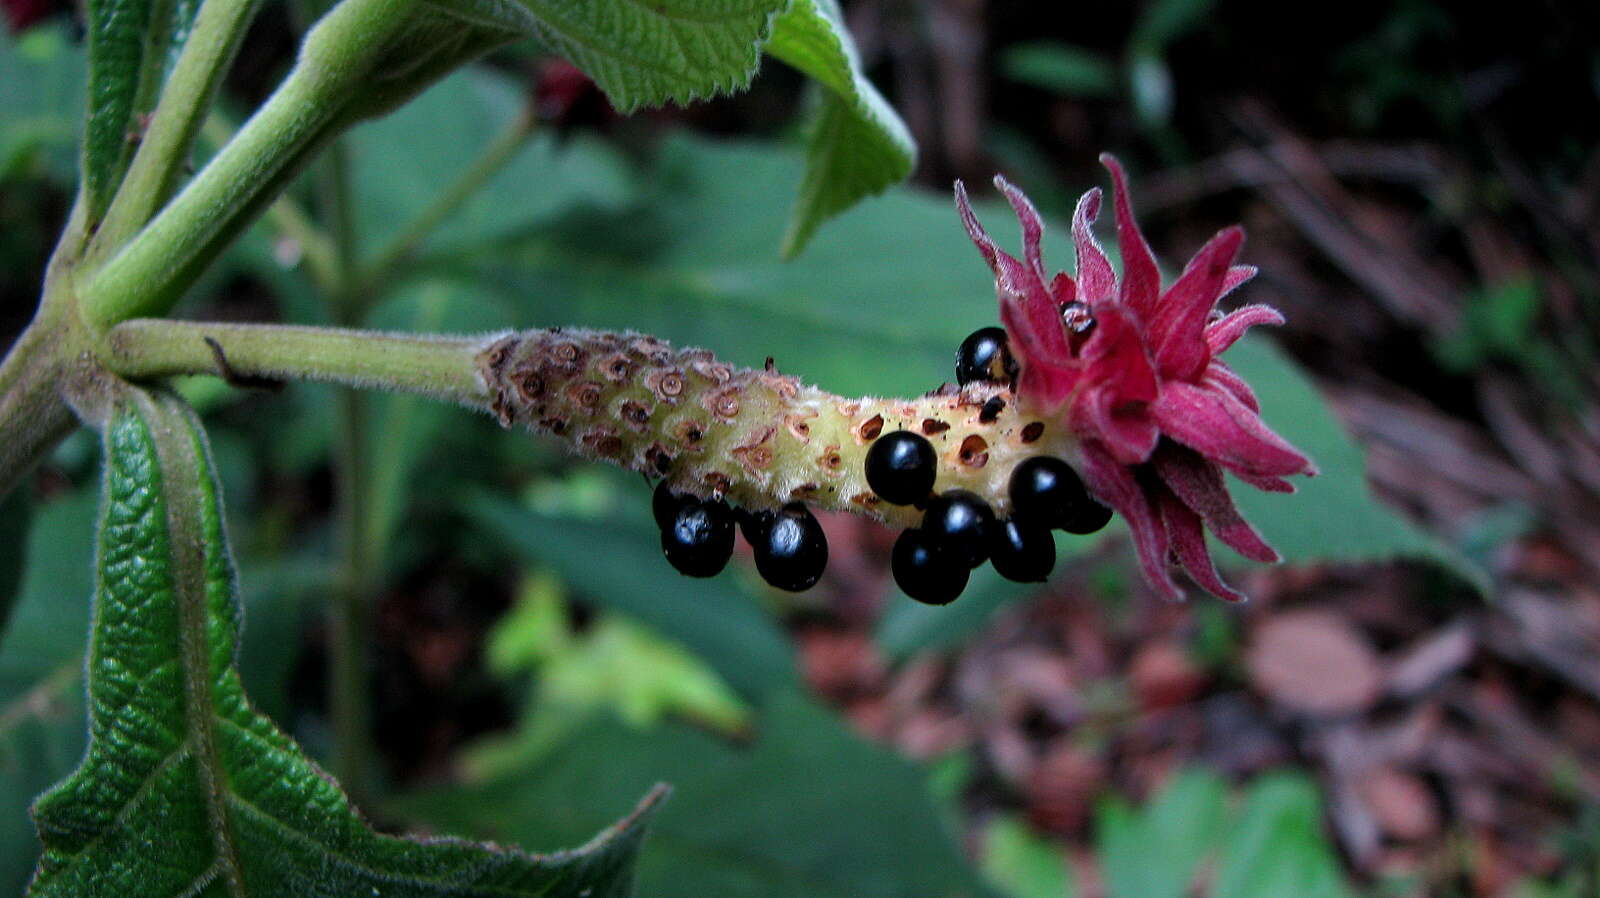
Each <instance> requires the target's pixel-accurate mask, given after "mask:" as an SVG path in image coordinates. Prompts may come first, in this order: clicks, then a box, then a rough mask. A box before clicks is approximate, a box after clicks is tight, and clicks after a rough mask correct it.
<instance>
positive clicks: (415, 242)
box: [355, 106, 539, 297]
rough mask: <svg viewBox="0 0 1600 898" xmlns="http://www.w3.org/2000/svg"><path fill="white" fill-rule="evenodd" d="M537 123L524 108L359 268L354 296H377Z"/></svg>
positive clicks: (486, 181)
mask: <svg viewBox="0 0 1600 898" xmlns="http://www.w3.org/2000/svg"><path fill="white" fill-rule="evenodd" d="M538 123H539V119H538V116H537V115H535V114H534V111H533V109H532V107H531V106H529V107H525V108H524V109H523V110H522V112H521V113H519V114H518V115H517V117H516V119H515V120H513V121H512V122H511V123H510V124H509V125H507V126H506V128H505V130H504V131H502V132H500V134H498V135H496V136H495V138H494V140H492V141H490V142H489V144H488V145H487V146H485V147H484V148H483V151H482V153H480V154H479V156H478V158H477V159H475V160H474V161H473V163H472V164H471V165H470V166H468V167H467V170H466V171H464V172H462V173H461V175H460V176H459V177H458V178H456V180H455V182H454V183H452V184H451V185H450V186H449V187H448V188H446V189H445V190H444V191H443V192H441V193H439V194H438V195H437V196H435V197H434V200H433V202H431V203H429V204H428V206H427V208H425V209H423V210H422V211H421V212H420V213H418V214H417V216H416V217H415V218H413V219H412V220H411V221H410V222H409V223H408V224H407V225H406V226H405V227H404V228H402V229H401V230H400V233H399V234H396V235H395V236H394V238H393V239H392V240H390V241H389V243H388V244H387V245H386V246H384V248H383V249H381V250H379V251H378V254H377V255H376V256H374V257H373V259H372V261H371V262H370V263H368V264H367V265H364V266H362V269H361V273H360V274H359V275H358V276H357V278H356V280H355V290H356V291H357V294H358V295H359V296H363V297H371V296H375V295H377V294H378V293H379V292H380V291H381V290H382V289H383V286H384V284H385V283H387V282H388V281H389V279H390V278H392V277H393V276H394V274H395V272H396V271H397V270H398V269H399V268H400V267H401V266H402V265H404V264H405V263H406V262H408V261H409V260H410V259H411V257H412V256H413V255H414V254H415V253H416V251H417V249H418V247H420V246H421V245H422V242H423V241H424V240H426V239H427V238H428V235H429V234H431V233H433V231H434V230H435V229H436V228H438V227H439V225H440V224H441V223H442V222H443V221H444V220H445V219H446V218H448V217H449V216H450V214H451V213H453V212H455V211H456V209H458V208H460V207H461V205H462V204H463V203H465V202H466V201H467V200H469V199H471V198H472V197H473V196H474V195H476V194H477V192H478V191H479V190H481V189H482V188H483V185H485V184H487V183H488V182H489V179H490V178H492V177H494V176H495V174H496V173H498V172H499V171H500V170H501V169H502V168H504V167H505V166H506V163H508V162H510V161H511V160H512V158H513V157H515V156H516V154H517V151H519V150H521V149H522V147H523V146H524V145H525V144H526V143H527V141H528V138H530V137H532V136H533V133H534V130H535V129H536V127H537V126H538Z"/></svg>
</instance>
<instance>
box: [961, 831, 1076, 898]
mask: <svg viewBox="0 0 1600 898" xmlns="http://www.w3.org/2000/svg"><path fill="white" fill-rule="evenodd" d="M983 843H984V847H983V873H984V875H985V876H987V877H989V879H990V881H992V882H994V883H995V884H996V885H998V886H1000V887H1001V888H1002V889H1004V890H1005V892H1006V893H1007V894H1008V895H1011V896H1012V898H1073V896H1075V895H1077V894H1078V889H1077V886H1076V885H1075V884H1074V882H1073V879H1072V868H1071V867H1070V866H1068V865H1067V857H1066V852H1065V850H1064V849H1063V847H1062V846H1061V845H1060V844H1057V843H1055V842H1052V841H1051V840H1049V839H1046V838H1044V837H1043V836H1040V835H1039V834H1038V833H1036V832H1034V830H1033V829H1032V828H1031V827H1029V826H1028V824H1027V821H1025V820H1023V819H1022V818H1020V817H996V818H994V819H993V820H991V821H989V825H988V826H986V827H984V831H983Z"/></svg>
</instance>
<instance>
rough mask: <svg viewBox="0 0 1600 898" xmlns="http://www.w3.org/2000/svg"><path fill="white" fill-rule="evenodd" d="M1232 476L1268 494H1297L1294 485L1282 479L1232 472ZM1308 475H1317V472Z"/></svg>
mask: <svg viewBox="0 0 1600 898" xmlns="http://www.w3.org/2000/svg"><path fill="white" fill-rule="evenodd" d="M1229 473H1230V474H1232V475H1233V476H1235V477H1237V478H1239V479H1240V480H1243V481H1244V482H1245V483H1248V484H1250V485H1251V486H1253V487H1255V488H1256V489H1258V490H1261V491H1262V492H1267V493H1292V492H1295V486H1294V484H1292V483H1290V482H1289V481H1287V480H1284V479H1283V478H1282V477H1264V476H1262V475H1260V474H1246V473H1243V472H1241V471H1230V472H1229ZM1308 473H1311V474H1315V473H1316V472H1315V471H1310V472H1308Z"/></svg>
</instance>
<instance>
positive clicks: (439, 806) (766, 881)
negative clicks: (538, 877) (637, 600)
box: [394, 691, 989, 898]
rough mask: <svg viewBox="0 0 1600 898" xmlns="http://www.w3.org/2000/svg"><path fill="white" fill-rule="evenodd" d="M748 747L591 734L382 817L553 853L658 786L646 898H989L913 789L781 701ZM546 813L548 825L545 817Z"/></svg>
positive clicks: (794, 704)
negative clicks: (662, 784)
mask: <svg viewBox="0 0 1600 898" xmlns="http://www.w3.org/2000/svg"><path fill="white" fill-rule="evenodd" d="M756 728H757V733H758V737H757V739H756V741H755V743H754V744H753V745H746V746H742V747H735V746H731V745H729V744H727V743H724V742H721V741H718V740H716V739H714V738H712V737H710V736H707V735H705V734H703V733H700V732H697V731H694V730H692V729H689V728H687V727H680V726H670V727H661V728H658V729H655V730H652V731H649V732H645V733H641V732H638V731H636V730H632V729H629V728H626V727H623V726H620V725H618V724H615V723H612V722H609V721H605V722H597V723H595V724H593V725H591V726H589V727H587V728H584V729H581V730H579V731H578V732H576V733H574V734H572V735H571V736H570V737H569V738H567V739H566V740H564V741H562V742H561V743H559V744H558V745H555V746H553V747H547V748H545V749H544V750H543V751H542V752H537V753H531V754H525V755H524V756H523V757H521V758H517V759H515V760H514V761H511V762H505V761H502V763H501V764H500V765H498V766H496V767H494V768H491V769H487V770H484V771H483V774H484V775H483V777H482V778H481V779H478V780H475V781H473V782H470V783H468V784H466V785H464V786H460V787H455V788H448V789H436V790H431V791H427V792H422V793H417V794H414V795H411V796H409V797H407V798H406V799H404V800H403V801H401V802H399V803H398V804H397V805H396V806H395V808H394V809H395V810H398V811H400V812H401V813H403V814H404V815H406V816H408V817H411V818H414V819H423V820H427V821H429V822H432V823H434V824H436V825H439V826H443V827H446V828H462V827H464V828H466V829H467V830H468V831H472V832H474V833H476V834H478V835H480V836H482V837H485V838H494V839H502V838H505V839H515V840H517V841H518V842H519V843H521V844H524V845H532V846H548V845H559V844H562V843H564V842H567V841H570V839H571V838H572V834H574V833H581V832H584V831H586V830H589V829H590V828H592V826H593V825H594V823H595V822H596V821H601V820H605V819H608V818H609V817H610V816H611V815H612V814H613V813H614V812H615V810H616V809H618V808H625V807H626V806H627V802H628V800H629V799H628V796H629V795H632V794H637V791H636V790H638V789H639V788H641V787H642V786H645V785H648V784H649V783H652V782H656V781H659V780H665V781H668V782H671V783H672V784H673V798H672V801H671V802H670V803H669V804H667V805H666V806H665V807H663V808H662V809H661V812H660V813H659V814H658V815H657V817H656V818H655V819H654V820H653V821H652V822H651V838H650V842H649V844H648V845H647V846H646V847H645V850H644V852H643V853H642V854H641V855H640V858H639V894H641V895H649V896H650V898H704V896H717V898H957V896H963V898H977V896H982V895H987V894H989V893H988V892H987V890H985V889H984V888H983V886H982V885H981V883H980V882H979V881H978V878H977V876H976V874H975V873H974V872H973V871H972V870H971V868H970V867H969V866H968V865H967V864H966V863H965V862H964V861H963V860H962V858H961V854H960V851H959V849H958V848H957V847H956V844H955V842H954V840H952V839H951V838H950V835H949V833H947V832H945V831H944V829H943V828H942V827H941V826H940V824H939V822H938V813H937V811H936V810H935V808H934V806H933V804H932V802H931V800H930V798H929V795H928V789H927V780H926V776H925V774H924V773H923V772H922V771H920V770H919V769H917V768H916V767H914V766H913V765H911V764H910V763H908V762H906V761H905V760H903V759H901V758H899V757H896V756H895V755H893V754H891V753H890V752H888V751H886V750H884V749H882V748H879V747H876V746H873V745H870V744H868V743H866V742H863V741H862V740H861V739H859V738H857V737H856V736H854V735H852V734H851V733H850V732H849V730H847V729H846V728H845V727H844V726H843V725H842V724H841V723H840V721H839V719H838V718H837V717H835V716H834V715H833V714H831V713H829V712H827V711H825V710H823V709H821V708H819V707H817V706H816V705H814V704H812V703H810V702H809V701H807V700H805V699H803V698H800V697H798V696H796V695H795V694H793V693H791V692H788V691H785V692H782V693H780V694H778V695H776V696H774V698H773V700H772V701H771V702H770V703H769V706H768V707H767V709H766V710H765V712H764V713H763V714H762V715H761V716H760V718H758V720H757V724H756ZM551 809H559V810H560V812H559V813H549V811H550V810H551Z"/></svg>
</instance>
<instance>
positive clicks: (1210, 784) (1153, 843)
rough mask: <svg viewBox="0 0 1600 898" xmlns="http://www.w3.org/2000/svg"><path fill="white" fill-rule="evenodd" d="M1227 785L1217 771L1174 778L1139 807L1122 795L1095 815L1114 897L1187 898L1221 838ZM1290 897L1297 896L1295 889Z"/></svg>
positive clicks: (1103, 862)
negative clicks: (1204, 861)
mask: <svg viewBox="0 0 1600 898" xmlns="http://www.w3.org/2000/svg"><path fill="white" fill-rule="evenodd" d="M1226 799H1227V786H1226V785H1225V784H1224V783H1223V782H1222V780H1221V779H1219V778H1218V777H1217V776H1215V775H1214V774H1210V773H1201V772H1195V771H1190V772H1187V773H1181V774H1179V775H1178V776H1176V777H1174V778H1173V779H1172V781H1171V782H1169V783H1168V784H1167V785H1166V787H1165V788H1163V789H1162V790H1161V793H1160V794H1159V795H1157V796H1156V797H1155V798H1154V799H1152V800H1151V801H1150V803H1149V804H1148V805H1147V806H1145V807H1144V808H1142V809H1140V810H1137V811H1135V810H1133V809H1132V808H1131V807H1130V806H1129V805H1128V804H1127V803H1126V802H1125V801H1123V800H1122V799H1120V798H1113V799H1109V800H1107V801H1106V802H1104V803H1103V804H1102V805H1101V806H1100V809H1099V813H1098V815H1097V817H1096V825H1097V829H1096V848H1097V853H1098V854H1099V856H1100V863H1101V866H1102V870H1103V872H1104V874H1105V878H1106V891H1107V894H1109V895H1110V896H1112V898H1183V896H1185V895H1188V894H1189V892H1190V889H1189V885H1190V883H1191V882H1193V881H1194V879H1195V874H1196V872H1197V870H1198V868H1199V865H1200V862H1201V860H1203V859H1204V858H1205V857H1206V856H1207V855H1209V854H1210V853H1211V851H1212V849H1213V848H1214V847H1215V846H1216V844H1217V842H1218V841H1219V840H1220V839H1221V837H1222V835H1223V833H1224V829H1225V823H1226V820H1227V807H1226V805H1225V804H1224V802H1225V801H1226ZM1283 894H1285V895H1290V894H1298V893H1297V892H1294V891H1289V892H1284V893H1283Z"/></svg>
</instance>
